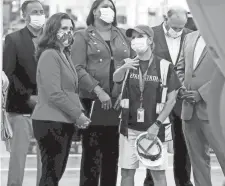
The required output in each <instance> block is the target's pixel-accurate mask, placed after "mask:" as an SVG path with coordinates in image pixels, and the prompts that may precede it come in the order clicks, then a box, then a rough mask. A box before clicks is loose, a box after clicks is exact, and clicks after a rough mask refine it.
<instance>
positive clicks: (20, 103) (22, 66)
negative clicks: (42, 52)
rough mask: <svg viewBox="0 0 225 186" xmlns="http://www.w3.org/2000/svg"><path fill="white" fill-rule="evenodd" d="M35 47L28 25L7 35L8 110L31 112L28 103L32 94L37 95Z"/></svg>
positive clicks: (4, 64)
mask: <svg viewBox="0 0 225 186" xmlns="http://www.w3.org/2000/svg"><path fill="white" fill-rule="evenodd" d="M34 54H35V47H34V44H33V41H32V34H31V33H30V31H29V30H28V28H27V27H25V28H23V29H21V30H19V31H16V32H14V33H11V34H9V35H7V36H6V38H5V44H4V50H3V70H4V72H5V73H6V75H7V77H8V78H9V82H10V86H9V92H8V99H7V105H6V110H7V111H8V112H16V113H24V114H27V113H31V112H32V110H33V108H32V107H31V106H30V105H29V104H28V101H29V98H30V96H31V95H36V93H37V91H36V68H37V62H36V60H35V56H34Z"/></svg>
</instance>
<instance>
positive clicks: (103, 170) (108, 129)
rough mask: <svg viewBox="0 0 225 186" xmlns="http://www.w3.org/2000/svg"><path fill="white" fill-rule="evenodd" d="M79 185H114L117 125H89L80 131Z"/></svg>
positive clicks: (117, 137) (115, 176) (117, 140)
mask: <svg viewBox="0 0 225 186" xmlns="http://www.w3.org/2000/svg"><path fill="white" fill-rule="evenodd" d="M82 147H83V149H82V150H83V151H82V159H81V170H80V186H98V185H99V181H100V186H116V182H117V171H118V166H117V164H118V156H119V152H118V151H119V133H118V127H117V126H90V127H89V128H88V129H85V130H84V131H83V132H82Z"/></svg>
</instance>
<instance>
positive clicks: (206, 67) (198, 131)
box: [177, 31, 224, 186]
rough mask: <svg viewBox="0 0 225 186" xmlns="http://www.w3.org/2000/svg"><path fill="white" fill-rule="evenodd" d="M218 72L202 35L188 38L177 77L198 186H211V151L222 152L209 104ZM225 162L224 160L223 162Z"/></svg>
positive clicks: (186, 136) (179, 63)
mask: <svg viewBox="0 0 225 186" xmlns="http://www.w3.org/2000/svg"><path fill="white" fill-rule="evenodd" d="M215 69H216V64H215V63H214V61H213V59H212V57H211V55H210V54H209V52H208V50H207V46H206V44H205V41H204V39H203V37H202V36H201V35H200V33H199V31H195V32H193V33H191V34H189V35H187V36H186V38H185V41H184V44H183V48H182V51H181V55H180V58H179V61H178V63H177V73H178V77H179V79H180V81H181V82H182V83H183V86H184V89H183V90H182V93H181V91H180V93H179V94H178V96H180V97H181V98H182V99H184V101H183V105H182V114H181V118H182V120H183V130H184V135H185V139H186V142H187V147H188V151H189V153H190V159H191V163H192V167H193V174H194V180H195V186H202V185H204V186H212V182H211V175H210V174H211V172H210V148H209V145H210V146H211V147H212V148H213V149H214V150H215V152H218V154H217V156H218V157H224V155H223V154H222V153H224V152H222V151H221V152H220V151H219V149H218V148H219V146H218V145H217V144H216V143H211V142H213V141H215V140H214V137H213V135H212V131H211V128H210V125H209V120H208V113H207V104H208V101H209V88H210V84H211V79H212V76H213V72H214V70H215ZM223 160H224V158H223Z"/></svg>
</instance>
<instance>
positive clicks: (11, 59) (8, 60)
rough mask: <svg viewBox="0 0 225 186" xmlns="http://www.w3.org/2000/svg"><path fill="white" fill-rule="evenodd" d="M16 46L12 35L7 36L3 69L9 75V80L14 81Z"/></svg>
mask: <svg viewBox="0 0 225 186" xmlns="http://www.w3.org/2000/svg"><path fill="white" fill-rule="evenodd" d="M16 56H17V55H16V48H15V44H14V42H13V40H12V38H11V36H10V35H7V36H6V37H5V44H4V50H3V71H4V72H5V74H6V76H7V77H8V79H9V81H10V82H11V81H12V75H13V72H14V71H15V68H16Z"/></svg>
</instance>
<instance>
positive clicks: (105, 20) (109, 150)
mask: <svg viewBox="0 0 225 186" xmlns="http://www.w3.org/2000/svg"><path fill="white" fill-rule="evenodd" d="M87 25H88V28H87V29H85V30H81V31H78V32H76V33H75V41H74V44H73V47H72V51H71V52H72V60H73V63H74V64H75V65H76V69H77V73H78V77H79V82H80V86H79V88H80V96H81V98H82V100H83V104H84V106H85V109H86V110H87V112H88V113H89V114H90V115H91V121H92V123H91V125H90V126H89V127H88V129H86V130H84V131H83V134H82V135H83V136H82V148H83V151H82V160H81V172H80V186H98V185H99V180H100V185H101V186H106V185H107V186H115V185H116V182H117V170H118V167H117V163H118V149H119V144H118V143H119V132H118V131H119V127H118V125H119V111H118V110H116V104H115V102H116V99H117V97H118V95H119V92H120V85H118V84H115V83H114V82H113V73H114V71H115V68H116V67H117V66H119V65H121V63H122V61H123V59H125V58H128V57H130V56H131V52H130V45H129V43H128V42H127V38H126V36H125V31H124V30H121V29H119V28H117V27H116V26H117V20H116V8H115V5H114V3H113V2H112V1H111V0H96V1H94V3H93V4H92V7H91V10H90V12H89V15H88V17H87ZM91 106H93V108H92V109H91ZM90 110H92V111H93V112H90Z"/></svg>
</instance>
